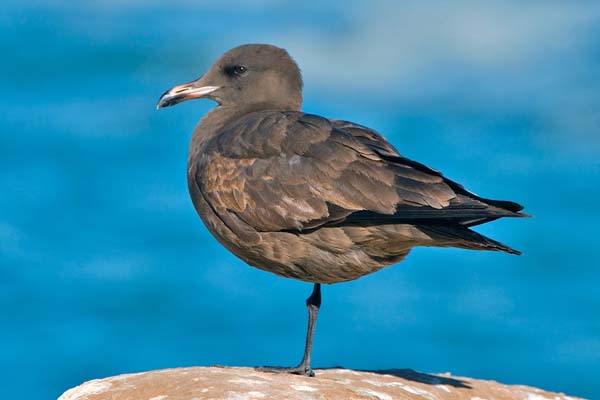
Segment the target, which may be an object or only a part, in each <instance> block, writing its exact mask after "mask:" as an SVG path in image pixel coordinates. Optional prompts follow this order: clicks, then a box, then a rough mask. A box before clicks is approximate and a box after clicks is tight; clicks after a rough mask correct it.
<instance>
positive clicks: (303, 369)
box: [255, 364, 315, 377]
mask: <svg viewBox="0 0 600 400" xmlns="http://www.w3.org/2000/svg"><path fill="white" fill-rule="evenodd" d="M255 369H256V370H257V371H260V372H269V373H273V374H294V375H304V376H309V377H313V376H315V371H313V370H312V368H311V367H309V366H307V365H302V364H300V365H298V366H297V367H291V368H289V367H256V368H255Z"/></svg>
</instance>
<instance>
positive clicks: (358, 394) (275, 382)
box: [59, 367, 576, 400]
mask: <svg viewBox="0 0 600 400" xmlns="http://www.w3.org/2000/svg"><path fill="white" fill-rule="evenodd" d="M316 373H317V376H316V377H314V378H308V377H303V376H296V375H288V374H273V373H267V372H258V371H256V370H254V369H252V368H237V367H231V368H230V367H226V368H224V367H193V368H177V369H165V370H159V371H150V372H143V373H138V374H128V375H119V376H114V377H111V378H104V379H96V380H92V381H89V382H85V383H83V384H82V385H80V386H77V387H75V388H73V389H69V390H67V391H66V392H65V393H64V394H63V395H62V396H60V398H59V400H109V399H110V400H124V399H127V400H204V399H226V400H253V399H299V400H317V399H322V400H325V399H328V400H334V399H347V400H359V399H370V400H393V399H425V400H445V399H453V400H462V399H465V400H504V399H506V400H575V399H576V398H575V397H569V396H566V395H564V394H559V393H550V392H546V391H543V390H539V389H535V388H531V387H527V386H516V385H503V384H501V383H497V382H494V381H483V380H477V379H471V378H461V377H454V376H451V375H450V374H436V375H433V374H423V373H419V372H415V371H412V370H387V371H376V372H365V371H353V370H347V369H323V370H316Z"/></svg>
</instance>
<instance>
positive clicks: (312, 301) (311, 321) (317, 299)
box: [258, 283, 321, 376]
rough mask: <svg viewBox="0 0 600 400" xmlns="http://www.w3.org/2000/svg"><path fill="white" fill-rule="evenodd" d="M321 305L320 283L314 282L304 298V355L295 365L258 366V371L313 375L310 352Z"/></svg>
mask: <svg viewBox="0 0 600 400" xmlns="http://www.w3.org/2000/svg"><path fill="white" fill-rule="evenodd" d="M319 307H321V284H320V283H315V286H314V288H313V291H312V293H311V295H310V296H309V297H308V299H306V308H307V309H308V329H307V331H306V344H305V345H304V356H303V357H302V361H300V364H299V365H298V366H297V367H293V368H281V367H260V368H258V370H259V371H263V372H285V373H289V374H297V375H306V376H315V373H314V371H313V370H312V368H311V367H310V355H311V353H312V345H313V338H314V335H315V326H316V324H317V315H318V314H319Z"/></svg>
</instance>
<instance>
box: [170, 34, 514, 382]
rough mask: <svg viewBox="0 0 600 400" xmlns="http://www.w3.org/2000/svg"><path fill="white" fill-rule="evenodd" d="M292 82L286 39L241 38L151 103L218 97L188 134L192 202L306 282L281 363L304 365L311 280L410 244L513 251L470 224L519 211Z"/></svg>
mask: <svg viewBox="0 0 600 400" xmlns="http://www.w3.org/2000/svg"><path fill="white" fill-rule="evenodd" d="M301 89H302V80H301V76H300V71H299V69H298V67H297V66H296V64H295V62H294V61H293V60H292V59H291V57H290V56H289V55H288V54H287V52H285V50H283V49H279V48H277V47H274V46H267V45H245V46H240V47H237V48H235V49H233V50H230V51H229V52H227V53H225V54H224V55H223V56H222V57H221V58H220V59H219V60H218V61H217V62H216V63H215V64H214V65H213V67H212V68H211V69H210V70H209V71H208V72H207V73H206V74H205V75H204V76H203V77H201V78H200V79H198V80H196V81H193V82H190V83H188V84H185V85H180V86H176V87H174V88H173V89H171V90H169V91H167V92H166V93H165V94H164V95H163V96H162V97H161V99H160V100H159V104H158V107H159V108H160V107H164V106H170V105H173V104H177V103H178V102H181V101H184V100H187V99H190V98H197V97H208V98H211V99H213V100H215V101H217V102H218V103H219V106H218V107H216V108H215V109H213V110H212V111H210V112H209V113H208V114H207V115H206V116H205V117H204V118H203V119H202V120H201V121H200V123H199V124H198V126H197V127H196V129H195V130H194V134H193V137H192V142H191V146H190V154H189V159H188V185H189V190H190V194H191V197H192V200H193V203H194V206H195V207H196V210H197V211H198V213H199V214H200V216H201V218H202V220H203V221H204V223H205V224H206V226H207V227H208V229H209V230H210V232H211V233H212V234H213V235H214V236H215V237H216V238H217V239H218V240H219V242H220V243H222V244H223V245H224V246H225V247H226V248H227V249H229V250H230V251H231V252H232V253H234V254H235V255H236V256H238V257H239V258H241V259H242V260H244V261H245V262H247V263H248V264H250V265H252V266H255V267H257V268H260V269H262V270H265V271H269V272H273V273H275V274H278V275H280V276H284V277H288V278H294V279H299V280H302V281H306V282H312V283H315V289H314V291H313V294H312V295H311V297H310V298H309V300H308V301H307V305H308V306H309V317H310V318H309V333H308V337H307V348H306V349H305V357H304V359H303V362H302V363H301V364H300V366H298V367H297V368H294V369H292V370H291V372H296V373H304V374H311V373H312V371H311V369H310V346H311V345H312V334H313V330H314V322H315V321H316V311H317V310H318V306H319V305H320V284H321V283H336V282H343V281H348V280H352V279H357V278H359V277H361V276H363V275H366V274H369V273H372V272H375V271H377V270H379V269H381V268H382V267H384V266H387V265H391V264H394V263H397V262H398V261H400V260H402V259H403V258H404V257H405V256H406V255H407V254H408V252H409V251H410V249H411V248H412V247H415V246H438V247H459V248H465V249H474V250H494V251H504V252H508V253H513V254H519V253H518V252H517V251H515V250H513V249H511V248H510V247H508V246H506V245H504V244H502V243H499V242H496V241H494V240H492V239H489V238H487V237H485V236H483V235H480V234H478V233H476V232H474V231H472V230H471V229H469V227H471V226H474V225H478V224H482V223H485V222H489V221H493V220H495V219H498V218H501V217H523V216H526V215H525V214H522V213H520V212H519V211H520V210H521V209H522V207H521V206H520V205H518V204H516V203H513V202H508V201H497V200H489V199H484V198H481V197H479V196H476V195H474V194H473V193H470V192H469V191H467V190H465V189H464V188H463V187H462V186H461V185H459V184H458V183H456V182H453V181H451V180H449V179H447V178H445V177H444V176H443V175H442V174H441V173H440V172H438V171H435V170H433V169H430V168H428V167H426V166H425V165H422V164H420V163H417V162H415V161H412V160H409V159H407V158H405V157H403V156H401V155H400V154H399V153H398V151H396V149H395V148H394V147H393V146H392V145H391V144H390V143H388V142H387V141H386V140H385V139H384V138H383V137H382V136H381V135H380V134H378V133H377V132H375V131H374V130H372V129H369V128H366V127H364V126H360V125H357V124H354V123H352V122H347V121H338V120H329V119H326V118H323V117H320V116H316V115H311V114H305V113H302V112H301V111H300V108H301V104H302V90H301ZM317 297H318V301H317ZM317 303H318V304H317ZM311 307H312V312H313V314H314V315H312V316H311V314H310V313H311ZM311 318H312V319H313V321H312V327H311V321H310V319H311ZM309 339H310V340H309Z"/></svg>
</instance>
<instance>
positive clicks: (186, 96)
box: [156, 78, 219, 109]
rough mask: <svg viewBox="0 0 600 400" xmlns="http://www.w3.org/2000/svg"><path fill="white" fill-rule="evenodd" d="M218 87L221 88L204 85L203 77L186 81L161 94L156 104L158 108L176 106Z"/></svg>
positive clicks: (205, 94) (207, 93) (204, 95)
mask: <svg viewBox="0 0 600 400" xmlns="http://www.w3.org/2000/svg"><path fill="white" fill-rule="evenodd" d="M217 89H219V86H205V85H203V82H202V78H200V79H197V80H195V81H192V82H188V83H184V84H183V85H178V86H174V87H172V88H171V89H169V90H167V91H166V92H164V93H163V95H162V96H160V99H158V103H157V104H156V109H159V108H163V107H170V106H174V105H175V104H178V103H181V102H182V101H186V100H191V99H199V98H201V97H206V96H208V95H209V94H210V93H212V92H214V91H215V90H217Z"/></svg>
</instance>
